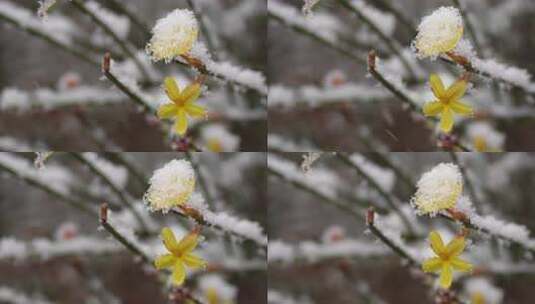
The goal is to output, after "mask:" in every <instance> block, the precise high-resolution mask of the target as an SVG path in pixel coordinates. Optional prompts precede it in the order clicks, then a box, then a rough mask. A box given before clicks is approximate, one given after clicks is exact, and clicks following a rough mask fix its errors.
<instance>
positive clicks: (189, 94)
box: [180, 82, 201, 104]
mask: <svg viewBox="0 0 535 304" xmlns="http://www.w3.org/2000/svg"><path fill="white" fill-rule="evenodd" d="M200 95H201V85H200V84H199V83H197V82H194V83H192V84H190V85H189V86H187V87H186V88H185V89H184V92H182V95H181V96H180V98H181V100H182V101H183V102H184V103H185V104H188V103H192V102H194V101H195V100H197V98H199V96H200Z"/></svg>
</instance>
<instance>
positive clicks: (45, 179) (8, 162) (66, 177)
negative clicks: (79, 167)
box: [0, 152, 75, 194]
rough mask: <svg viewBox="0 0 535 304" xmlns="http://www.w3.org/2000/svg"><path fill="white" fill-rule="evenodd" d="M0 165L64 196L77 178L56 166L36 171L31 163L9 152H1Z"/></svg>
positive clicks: (48, 166)
mask: <svg viewBox="0 0 535 304" xmlns="http://www.w3.org/2000/svg"><path fill="white" fill-rule="evenodd" d="M0 164H2V165H3V166H6V167H8V168H11V169H12V170H13V171H15V172H16V173H17V174H18V175H19V176H23V177H28V178H31V179H34V180H37V181H39V182H41V183H43V184H46V185H47V186H49V187H50V188H52V189H54V190H56V191H57V192H60V193H62V194H68V193H69V188H70V186H71V184H72V182H73V181H74V180H75V178H74V177H73V176H72V174H71V172H69V171H67V170H65V169H64V168H62V167H59V166H56V165H52V164H50V165H47V166H46V167H44V168H43V169H36V168H35V167H34V166H33V165H32V164H31V163H30V162H29V161H27V160H25V159H24V158H22V157H19V156H15V155H13V154H10V153H7V152H0Z"/></svg>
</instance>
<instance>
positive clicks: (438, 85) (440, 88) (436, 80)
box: [429, 74, 446, 98]
mask: <svg viewBox="0 0 535 304" xmlns="http://www.w3.org/2000/svg"><path fill="white" fill-rule="evenodd" d="M429 84H430V85H431V91H433V94H434V95H435V96H436V97H437V98H441V97H442V96H444V94H445V93H446V89H445V88H444V84H443V83H442V79H440V77H439V76H438V75H437V74H431V77H429Z"/></svg>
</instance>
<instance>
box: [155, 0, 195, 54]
mask: <svg viewBox="0 0 535 304" xmlns="http://www.w3.org/2000/svg"><path fill="white" fill-rule="evenodd" d="M198 32H199V25H198V23H197V19H195V15H194V13H193V12H192V11H191V10H188V9H175V10H173V11H172V12H170V13H169V14H167V15H166V16H165V17H163V18H160V19H158V21H156V25H154V27H153V28H152V38H151V40H150V42H149V43H148V44H147V47H146V51H147V53H148V54H150V56H151V58H152V60H154V61H159V60H165V62H166V63H168V62H170V61H171V60H173V59H175V58H176V57H177V56H180V55H184V54H186V53H188V52H189V51H190V50H191V47H192V46H193V44H194V43H195V41H196V40H197V35H198Z"/></svg>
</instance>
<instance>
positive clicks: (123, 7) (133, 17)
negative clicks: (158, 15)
mask: <svg viewBox="0 0 535 304" xmlns="http://www.w3.org/2000/svg"><path fill="white" fill-rule="evenodd" d="M104 1H106V2H108V3H109V4H110V5H112V6H113V7H114V8H115V9H116V10H117V11H119V12H120V13H123V14H124V15H125V16H126V17H128V19H130V21H132V23H133V24H135V25H136V26H137V27H138V28H139V29H140V30H141V32H142V33H143V36H144V37H145V38H146V39H148V38H149V37H150V31H149V26H148V25H147V24H146V23H145V22H144V21H142V20H141V18H139V17H138V16H137V15H136V14H135V13H134V12H133V11H131V10H130V9H129V8H128V7H127V5H125V4H123V3H121V2H119V1H117V0H104Z"/></svg>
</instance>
